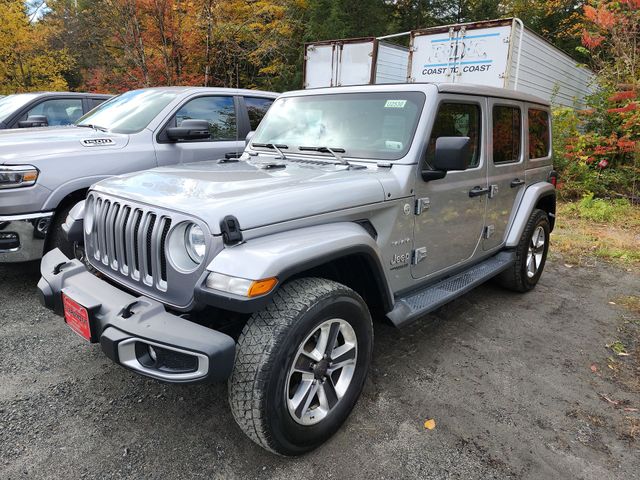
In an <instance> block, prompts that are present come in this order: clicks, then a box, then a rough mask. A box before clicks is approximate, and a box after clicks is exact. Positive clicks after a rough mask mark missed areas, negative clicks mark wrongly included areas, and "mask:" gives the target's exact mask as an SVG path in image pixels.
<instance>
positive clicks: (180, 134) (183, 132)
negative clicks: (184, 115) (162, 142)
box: [167, 120, 211, 142]
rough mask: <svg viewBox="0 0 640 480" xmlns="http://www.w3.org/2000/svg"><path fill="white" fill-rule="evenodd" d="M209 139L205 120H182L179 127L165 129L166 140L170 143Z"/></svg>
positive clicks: (209, 135) (207, 123) (207, 124)
mask: <svg viewBox="0 0 640 480" xmlns="http://www.w3.org/2000/svg"><path fill="white" fill-rule="evenodd" d="M210 137H211V134H210V133H209V122H207V121H206V120H183V121H182V124H181V125H180V126H179V127H169V128H167V138H169V140H171V141H172V142H179V141H181V140H205V139H209V138H210Z"/></svg>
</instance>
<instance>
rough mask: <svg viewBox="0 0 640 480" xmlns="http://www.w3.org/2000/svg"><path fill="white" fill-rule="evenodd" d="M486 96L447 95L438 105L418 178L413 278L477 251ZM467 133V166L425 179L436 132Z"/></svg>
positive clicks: (445, 134) (448, 266) (459, 262)
mask: <svg viewBox="0 0 640 480" xmlns="http://www.w3.org/2000/svg"><path fill="white" fill-rule="evenodd" d="M485 109H486V99H484V98H481V97H477V98H476V97H473V96H467V95H446V96H442V99H441V101H440V103H439V105H438V110H437V114H436V117H435V120H434V125H433V128H432V131H431V134H430V137H429V142H428V147H427V152H426V155H425V158H424V159H423V160H422V165H421V168H420V169H418V175H419V177H418V179H417V181H416V187H415V195H416V205H417V210H416V222H415V230H414V246H415V249H416V250H415V253H414V261H413V262H412V266H411V273H412V276H413V278H416V279H417V278H422V277H425V276H428V275H436V274H439V273H444V271H446V270H448V269H453V268H456V267H459V266H461V265H463V264H464V263H466V262H467V261H469V260H470V259H472V258H473V257H474V255H475V254H476V251H477V250H478V244H479V242H480V238H481V236H482V231H483V228H484V220H485V208H486V203H487V195H486V193H487V191H488V189H487V159H486V145H485V141H483V137H486V135H485V134H484V132H485V131H486V123H487V119H486V115H485ZM452 136H453V137H469V138H470V139H471V146H472V147H471V153H470V158H469V168H468V169H467V170H464V171H458V172H449V173H447V175H446V176H445V177H444V178H442V179H440V180H430V181H427V182H425V181H424V180H423V179H422V177H421V176H420V172H421V170H422V169H424V168H426V169H429V168H430V161H432V159H433V155H434V153H435V143H436V140H437V139H438V137H452Z"/></svg>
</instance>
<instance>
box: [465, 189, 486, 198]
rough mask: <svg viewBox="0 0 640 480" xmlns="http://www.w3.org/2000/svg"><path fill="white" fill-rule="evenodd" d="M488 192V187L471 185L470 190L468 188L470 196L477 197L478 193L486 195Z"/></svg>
mask: <svg viewBox="0 0 640 480" xmlns="http://www.w3.org/2000/svg"><path fill="white" fill-rule="evenodd" d="M488 193H489V189H488V188H482V187H473V188H472V189H471V190H469V196H470V197H479V196H480V195H487V194H488Z"/></svg>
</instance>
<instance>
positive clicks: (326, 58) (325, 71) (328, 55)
mask: <svg viewBox="0 0 640 480" xmlns="http://www.w3.org/2000/svg"><path fill="white" fill-rule="evenodd" d="M334 50H335V44H326V45H307V47H306V54H305V83H304V87H305V88H321V87H333V86H335V82H334V79H335V76H334V70H335V66H334V62H335V60H334Z"/></svg>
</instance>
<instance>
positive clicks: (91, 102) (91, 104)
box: [89, 98, 106, 110]
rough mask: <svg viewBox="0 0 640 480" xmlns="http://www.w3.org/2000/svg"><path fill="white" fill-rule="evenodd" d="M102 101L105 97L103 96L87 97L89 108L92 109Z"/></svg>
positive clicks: (104, 100)
mask: <svg viewBox="0 0 640 480" xmlns="http://www.w3.org/2000/svg"><path fill="white" fill-rule="evenodd" d="M104 102H106V99H104V98H90V99H89V110H93V109H94V108H96V107H97V106H98V105H100V104H101V103H104Z"/></svg>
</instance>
